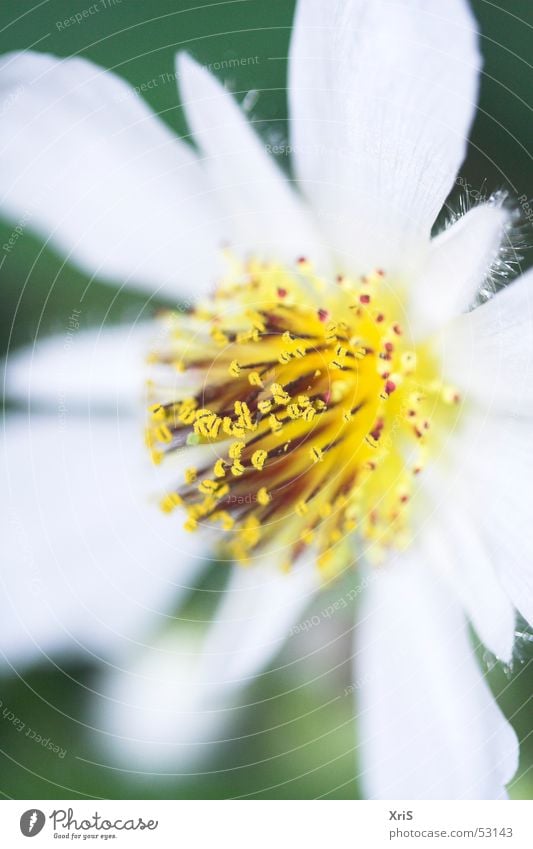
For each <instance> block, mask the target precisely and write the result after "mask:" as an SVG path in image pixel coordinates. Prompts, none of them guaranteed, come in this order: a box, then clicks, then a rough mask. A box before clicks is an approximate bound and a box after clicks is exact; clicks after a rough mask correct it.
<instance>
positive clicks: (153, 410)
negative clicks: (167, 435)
mask: <svg viewBox="0 0 533 849" xmlns="http://www.w3.org/2000/svg"><path fill="white" fill-rule="evenodd" d="M148 412H149V413H150V415H151V416H152V419H153V420H154V421H164V420H165V418H166V412H165V408H164V407H163V406H161V404H152V405H151V406H150V407H148Z"/></svg>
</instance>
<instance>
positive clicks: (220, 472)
mask: <svg viewBox="0 0 533 849" xmlns="http://www.w3.org/2000/svg"><path fill="white" fill-rule="evenodd" d="M213 474H214V475H215V477H217V478H223V477H224V475H225V474H226V464H225V462H224V460H223V459H222V458H220V459H219V460H217V461H216V463H215V465H214V468H213Z"/></svg>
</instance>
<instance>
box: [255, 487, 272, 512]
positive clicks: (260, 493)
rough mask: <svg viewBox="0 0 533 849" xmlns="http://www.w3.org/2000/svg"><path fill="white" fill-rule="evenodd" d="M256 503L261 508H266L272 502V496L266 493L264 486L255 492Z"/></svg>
mask: <svg viewBox="0 0 533 849" xmlns="http://www.w3.org/2000/svg"><path fill="white" fill-rule="evenodd" d="M257 501H258V503H259V504H260V505H261V506H262V507H266V506H267V504H270V502H271V501H272V496H271V495H270V493H269V492H268V491H267V489H266V487H265V486H262V487H261V488H260V489H258V490H257Z"/></svg>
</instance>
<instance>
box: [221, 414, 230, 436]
mask: <svg viewBox="0 0 533 849" xmlns="http://www.w3.org/2000/svg"><path fill="white" fill-rule="evenodd" d="M222 430H223V431H224V433H226V434H227V435H228V436H233V422H232V421H231V419H230V417H229V416H224V418H223V419H222Z"/></svg>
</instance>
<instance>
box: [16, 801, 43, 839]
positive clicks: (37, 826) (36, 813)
mask: <svg viewBox="0 0 533 849" xmlns="http://www.w3.org/2000/svg"><path fill="white" fill-rule="evenodd" d="M45 822H46V817H45V815H44V814H43V812H42V811H40V810H39V809H38V808H30V810H29V811H24V813H23V814H22V816H21V818H20V830H21V832H22V833H23V835H24V837H35V835H36V834H39V832H40V831H42V829H43V826H44V824H45Z"/></svg>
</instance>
